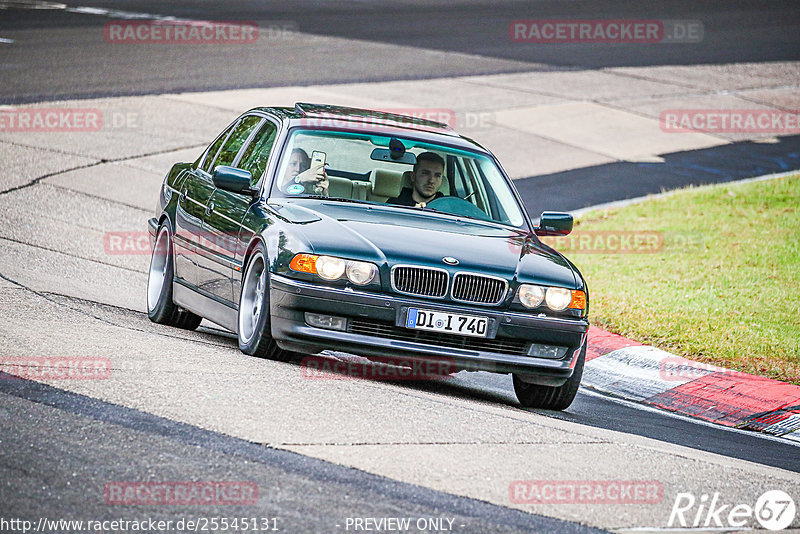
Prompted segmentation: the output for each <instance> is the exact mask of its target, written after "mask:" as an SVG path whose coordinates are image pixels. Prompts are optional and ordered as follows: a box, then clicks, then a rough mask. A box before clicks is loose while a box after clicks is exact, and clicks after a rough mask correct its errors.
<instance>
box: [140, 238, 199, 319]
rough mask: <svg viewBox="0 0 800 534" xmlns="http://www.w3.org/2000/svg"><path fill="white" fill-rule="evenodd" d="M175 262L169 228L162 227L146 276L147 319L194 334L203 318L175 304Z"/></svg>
mask: <svg viewBox="0 0 800 534" xmlns="http://www.w3.org/2000/svg"><path fill="white" fill-rule="evenodd" d="M173 258H174V256H173V251H172V236H171V234H170V231H169V226H167V225H166V224H162V225H161V226H160V227H159V228H158V233H157V234H156V244H155V246H154V247H153V255H152V256H151V257H150V269H149V271H148V274H147V316H148V317H149V318H150V320H151V321H153V322H154V323H159V324H164V325H167V326H174V327H176V328H183V329H185V330H194V329H195V328H197V327H198V326H200V321H202V320H203V318H202V317H200V316H199V315H195V314H194V313H192V312H190V311H189V310H184V309H183V308H180V307H179V306H177V305H176V304H175V303H174V302H173V301H172V279H173V277H174V276H175V267H174V264H173V261H174V260H173Z"/></svg>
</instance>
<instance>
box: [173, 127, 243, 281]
mask: <svg viewBox="0 0 800 534" xmlns="http://www.w3.org/2000/svg"><path fill="white" fill-rule="evenodd" d="M239 122H240V121H239V120H237V121H235V122H234V123H233V124H231V125H230V126H229V127H228V128H226V129H225V131H223V132H222V133H221V134H220V135H219V136H218V137H217V138H216V139H215V140H214V142H213V143H211V145H209V147H208V148H207V149H206V151H205V153H204V154H203V157H202V158H201V160H200V162H199V164H198V165H197V167H196V168H192V169H190V170H189V171H188V172H187V173H186V177H185V179H184V180H183V182H182V183H181V184H180V186H179V189H180V192H179V196H178V205H177V207H176V210H175V228H174V234H175V235H174V239H173V243H174V253H175V278H176V279H177V280H179V281H183V282H185V283H187V284H190V285H192V286H196V285H197V251H198V246H199V243H200V238H201V236H202V232H203V215H204V212H205V209H206V204H207V203H208V200H209V199H210V198H211V194H212V193H213V192H214V184H213V183H212V182H211V174H210V169H211V166H212V165H213V163H214V160H215V159H216V157H217V153H218V152H219V150H220V148H221V147H222V145H223V144H224V143H225V141H226V140H227V139H228V137H229V136H230V134H231V132H232V131H233V130H234V128H236V126H237V125H238V124H239Z"/></svg>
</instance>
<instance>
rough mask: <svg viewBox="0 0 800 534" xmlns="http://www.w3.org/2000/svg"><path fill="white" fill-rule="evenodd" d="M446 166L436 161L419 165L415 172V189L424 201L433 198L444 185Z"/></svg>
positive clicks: (423, 162) (422, 162)
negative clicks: (443, 177) (443, 178)
mask: <svg viewBox="0 0 800 534" xmlns="http://www.w3.org/2000/svg"><path fill="white" fill-rule="evenodd" d="M443 173H444V166H443V165H442V164H441V163H436V162H434V161H421V162H419V163H417V170H416V171H414V189H415V190H416V192H417V194H418V195H419V196H421V197H422V198H424V199H429V198H433V196H434V195H435V194H436V192H437V191H438V190H439V187H441V185H442V175H443Z"/></svg>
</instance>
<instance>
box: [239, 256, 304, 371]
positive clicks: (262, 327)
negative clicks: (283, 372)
mask: <svg viewBox="0 0 800 534" xmlns="http://www.w3.org/2000/svg"><path fill="white" fill-rule="evenodd" d="M237 326H238V336H239V349H241V351H242V352H244V353H245V354H250V355H251V356H258V357H261V358H270V359H272V360H281V361H285V360H289V359H290V358H291V357H292V356H293V353H291V352H289V351H285V350H283V349H281V348H280V347H278V344H277V343H276V342H275V340H274V339H272V336H271V327H270V318H269V270H268V269H267V261H266V254H265V252H264V245H263V244H261V243H259V244H258V245H257V248H256V250H255V252H253V254H252V256H250V260H249V261H248V262H247V268H246V269H245V271H244V276H243V277H242V294H241V296H240V297H239V316H238V325H237Z"/></svg>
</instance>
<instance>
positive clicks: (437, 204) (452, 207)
mask: <svg viewBox="0 0 800 534" xmlns="http://www.w3.org/2000/svg"><path fill="white" fill-rule="evenodd" d="M426 207H428V208H431V209H434V210H436V211H441V212H444V213H449V214H451V215H463V216H465V217H472V218H473V219H481V220H483V221H491V220H492V218H491V217H489V215H487V214H486V213H485V212H484V211H483V210H481V209H480V208H479V207H478V206H476V205H475V204H473V203H472V202H468V201H466V200H464V199H463V198H459V197H452V196H451V197H447V196H445V197H439V198H435V199H433V200H431V201H430V202H428V204H427V206H426Z"/></svg>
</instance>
